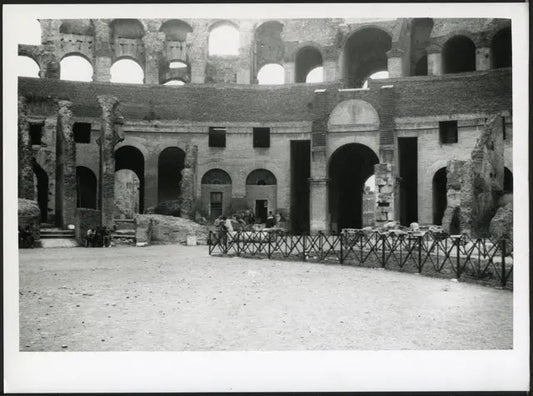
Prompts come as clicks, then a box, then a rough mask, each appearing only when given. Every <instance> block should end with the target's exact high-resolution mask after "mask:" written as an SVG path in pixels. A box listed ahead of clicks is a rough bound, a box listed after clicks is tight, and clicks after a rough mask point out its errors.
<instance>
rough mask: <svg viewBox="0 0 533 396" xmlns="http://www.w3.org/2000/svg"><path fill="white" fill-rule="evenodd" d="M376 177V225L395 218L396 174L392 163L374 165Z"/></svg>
mask: <svg viewBox="0 0 533 396" xmlns="http://www.w3.org/2000/svg"><path fill="white" fill-rule="evenodd" d="M374 174H375V177H376V194H377V199H376V206H375V208H376V214H375V216H376V217H375V218H376V226H378V227H379V226H382V225H383V224H385V223H387V222H389V221H392V220H394V180H395V178H394V174H393V172H392V164H390V163H382V164H376V165H374Z"/></svg>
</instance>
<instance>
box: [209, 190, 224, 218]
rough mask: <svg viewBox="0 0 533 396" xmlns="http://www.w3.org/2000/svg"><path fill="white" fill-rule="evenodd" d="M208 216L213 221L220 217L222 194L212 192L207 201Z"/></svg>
mask: <svg viewBox="0 0 533 396" xmlns="http://www.w3.org/2000/svg"><path fill="white" fill-rule="evenodd" d="M209 215H210V220H211V221H215V219H217V218H218V217H219V216H221V215H222V193H221V192H212V193H211V196H210V199H209Z"/></svg>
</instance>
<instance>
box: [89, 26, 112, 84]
mask: <svg viewBox="0 0 533 396" xmlns="http://www.w3.org/2000/svg"><path fill="white" fill-rule="evenodd" d="M92 22H93V23H94V36H95V40H94V56H95V58H94V74H93V80H94V81H106V82H107V81H110V80H111V63H112V62H111V59H112V48H111V42H110V37H111V34H110V28H109V24H108V23H107V21H105V20H103V19H94V20H93V21H92Z"/></svg>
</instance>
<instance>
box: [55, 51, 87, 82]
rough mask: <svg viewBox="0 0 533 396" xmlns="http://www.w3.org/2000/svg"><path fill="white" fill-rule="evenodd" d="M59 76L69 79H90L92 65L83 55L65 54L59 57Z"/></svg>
mask: <svg viewBox="0 0 533 396" xmlns="http://www.w3.org/2000/svg"><path fill="white" fill-rule="evenodd" d="M59 78H60V79H61V80H70V81H92V80H93V65H91V63H90V62H89V61H88V60H87V59H85V58H84V57H83V56H79V55H67V56H65V57H64V58H63V59H61V63H60V77H59Z"/></svg>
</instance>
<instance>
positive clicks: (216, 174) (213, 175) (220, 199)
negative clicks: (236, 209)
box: [201, 169, 231, 222]
mask: <svg viewBox="0 0 533 396" xmlns="http://www.w3.org/2000/svg"><path fill="white" fill-rule="evenodd" d="M201 195H202V208H203V209H204V211H205V212H206V213H207V216H208V217H209V219H210V221H211V222H213V221H214V220H215V219H216V218H217V217H219V216H220V215H222V214H224V213H226V212H227V211H228V209H229V207H230V205H231V177H230V176H229V175H228V173H227V172H226V171H223V170H222V169H211V170H209V171H207V172H206V173H205V174H204V175H203V176H202V194H201Z"/></svg>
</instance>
